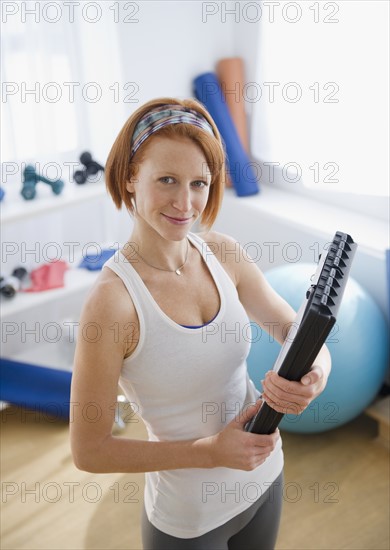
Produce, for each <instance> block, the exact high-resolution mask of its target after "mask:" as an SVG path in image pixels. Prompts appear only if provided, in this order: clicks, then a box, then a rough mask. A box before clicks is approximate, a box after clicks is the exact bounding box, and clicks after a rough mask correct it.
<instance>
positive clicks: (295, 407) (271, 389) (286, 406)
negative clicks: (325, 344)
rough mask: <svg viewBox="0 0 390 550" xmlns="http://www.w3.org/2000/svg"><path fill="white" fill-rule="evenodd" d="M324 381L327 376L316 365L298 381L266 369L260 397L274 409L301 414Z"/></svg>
mask: <svg viewBox="0 0 390 550" xmlns="http://www.w3.org/2000/svg"><path fill="white" fill-rule="evenodd" d="M326 382H327V376H325V373H324V371H323V370H322V368H321V367H320V366H316V365H313V366H312V368H311V370H310V371H309V372H308V373H307V374H305V376H303V377H302V379H301V380H300V381H299V382H291V381H289V380H286V379H285V378H282V377H281V376H279V375H278V374H277V373H276V372H274V371H268V372H267V373H266V375H265V378H264V380H262V384H263V393H262V398H263V399H264V401H265V402H266V403H267V404H268V405H269V406H270V407H271V408H272V409H274V410H275V411H278V412H280V413H284V414H301V413H302V412H303V411H304V410H305V409H306V407H307V406H308V405H309V404H310V403H311V402H312V401H313V399H315V398H316V397H318V396H319V395H320V393H321V392H322V391H323V390H324V388H325V386H326Z"/></svg>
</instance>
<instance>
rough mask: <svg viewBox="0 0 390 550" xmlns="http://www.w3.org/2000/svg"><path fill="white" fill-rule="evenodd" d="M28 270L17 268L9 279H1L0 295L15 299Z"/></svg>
mask: <svg viewBox="0 0 390 550" xmlns="http://www.w3.org/2000/svg"><path fill="white" fill-rule="evenodd" d="M26 275H27V270H26V269H25V268H24V267H17V268H16V269H14V270H13V272H12V275H10V276H9V277H1V280H0V293H1V294H2V295H3V296H5V297H6V298H13V297H14V296H15V294H16V293H17V292H18V290H20V288H21V286H22V280H23V279H24V278H25V277H26Z"/></svg>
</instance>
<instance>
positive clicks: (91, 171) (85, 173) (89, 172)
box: [73, 151, 104, 184]
mask: <svg viewBox="0 0 390 550" xmlns="http://www.w3.org/2000/svg"><path fill="white" fill-rule="evenodd" d="M80 162H81V164H84V166H85V168H84V170H76V172H75V173H74V174H73V177H74V179H75V182H76V183H78V184H82V183H85V182H86V181H87V179H88V178H89V177H90V176H94V175H95V174H97V173H98V172H100V171H102V172H104V166H102V165H101V164H99V163H98V162H96V161H95V160H92V155H91V153H89V152H88V151H85V152H84V153H82V154H81V155H80Z"/></svg>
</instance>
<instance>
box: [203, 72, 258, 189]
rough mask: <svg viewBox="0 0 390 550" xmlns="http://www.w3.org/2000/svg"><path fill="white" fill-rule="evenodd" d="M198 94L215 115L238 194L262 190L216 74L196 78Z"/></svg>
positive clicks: (206, 74) (212, 114) (213, 115)
mask: <svg viewBox="0 0 390 550" xmlns="http://www.w3.org/2000/svg"><path fill="white" fill-rule="evenodd" d="M194 93H195V97H196V98H197V99H199V101H201V102H202V103H203V105H204V106H205V107H206V109H207V110H208V112H209V113H210V115H211V116H212V117H213V119H214V122H215V123H216V125H217V127H218V130H219V131H220V134H221V136H222V138H223V141H224V142H225V147H226V156H227V161H228V172H229V175H230V178H231V180H232V184H233V186H234V189H235V191H236V193H237V195H238V196H239V197H244V196H247V195H254V194H256V193H258V192H259V186H258V182H257V175H256V173H255V171H254V169H253V163H252V161H251V160H250V158H249V157H248V155H247V154H246V151H245V149H244V148H243V146H242V144H241V141H240V138H239V135H238V133H237V130H236V127H235V125H234V122H233V119H232V117H231V115H230V111H229V108H228V106H227V104H226V101H225V97H224V95H223V92H222V89H221V86H220V85H219V82H218V79H217V76H216V75H215V74H214V73H204V74H201V75H199V76H198V77H197V78H195V80H194Z"/></svg>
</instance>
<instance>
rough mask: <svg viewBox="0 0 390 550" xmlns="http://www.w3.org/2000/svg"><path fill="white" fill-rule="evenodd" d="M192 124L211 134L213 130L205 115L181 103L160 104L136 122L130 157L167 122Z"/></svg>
mask: <svg viewBox="0 0 390 550" xmlns="http://www.w3.org/2000/svg"><path fill="white" fill-rule="evenodd" d="M180 123H185V124H192V125H193V126H197V127H198V128H202V129H203V130H206V132H208V133H209V134H211V135H212V136H213V135H214V131H213V128H212V126H211V125H210V124H209V123H208V122H207V120H206V119H205V117H204V116H203V115H202V114H201V113H198V111H195V110H194V109H189V108H188V107H182V106H181V105H161V106H160V107H157V108H156V109H153V111H149V112H148V113H146V115H144V116H143V117H142V118H141V119H140V120H139V121H138V123H137V125H136V127H135V129H134V133H133V138H132V140H131V155H130V157H132V156H133V155H134V153H135V152H136V151H137V149H138V148H139V147H140V146H141V145H142V143H143V142H144V141H145V140H146V139H148V137H149V136H151V135H152V134H153V133H154V132H157V131H158V130H160V129H161V128H164V126H168V125H169V124H180Z"/></svg>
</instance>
